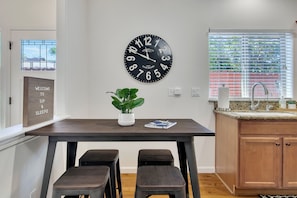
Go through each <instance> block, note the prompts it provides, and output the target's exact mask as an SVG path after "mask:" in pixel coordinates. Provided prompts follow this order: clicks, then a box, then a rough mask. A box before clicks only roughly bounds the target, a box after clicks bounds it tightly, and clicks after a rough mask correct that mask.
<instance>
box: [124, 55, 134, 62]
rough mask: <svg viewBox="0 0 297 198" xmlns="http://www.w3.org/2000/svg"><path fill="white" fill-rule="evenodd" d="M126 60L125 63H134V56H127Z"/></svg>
mask: <svg viewBox="0 0 297 198" xmlns="http://www.w3.org/2000/svg"><path fill="white" fill-rule="evenodd" d="M126 60H127V61H135V57H134V56H127V57H126Z"/></svg>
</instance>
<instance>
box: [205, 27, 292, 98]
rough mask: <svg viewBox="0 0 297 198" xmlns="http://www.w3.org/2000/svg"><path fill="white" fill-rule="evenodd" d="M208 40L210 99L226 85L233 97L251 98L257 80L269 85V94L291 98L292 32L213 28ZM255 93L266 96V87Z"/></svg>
mask: <svg viewBox="0 0 297 198" xmlns="http://www.w3.org/2000/svg"><path fill="white" fill-rule="evenodd" d="M208 42H209V46H208V47H209V49H208V51H209V98H210V99H216V98H217V96H218V88H219V87H222V86H223V85H225V87H229V95H230V98H231V99H232V98H233V99H242V98H249V97H250V92H251V87H252V85H253V84H254V83H255V82H262V83H264V84H265V85H266V86H267V88H268V91H269V98H280V97H281V96H284V97H285V98H292V96H293V34H292V33H290V32H279V33H277V32H271V33H269V32H263V33H259V32H255V33H253V32H235V33H234V32H210V33H209V35H208ZM255 97H258V98H261V97H264V92H263V89H262V90H260V89H259V90H258V91H257V90H256V93H255Z"/></svg>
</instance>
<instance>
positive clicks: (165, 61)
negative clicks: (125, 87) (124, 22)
mask: <svg viewBox="0 0 297 198" xmlns="http://www.w3.org/2000/svg"><path fill="white" fill-rule="evenodd" d="M124 59H125V67H126V69H127V71H128V72H129V73H130V75H131V76H132V77H133V78H135V79H136V80H139V81H141V82H145V83H151V82H156V81H158V80H161V79H162V78H163V77H164V76H166V74H167V73H168V72H169V70H170V68H171V65H172V53H171V49H170V47H169V45H168V44H167V43H166V41H165V40H163V39H162V38H160V37H158V36H156V35H152V34H144V35H141V36H138V37H136V38H134V39H133V40H132V41H131V42H130V43H129V45H128V46H127V48H126V50H125V56H124Z"/></svg>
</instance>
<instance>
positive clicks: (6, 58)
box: [0, 0, 65, 198]
mask: <svg viewBox="0 0 297 198" xmlns="http://www.w3.org/2000/svg"><path fill="white" fill-rule="evenodd" d="M55 28H56V0H26V1H24V0H0V31H1V44H0V46H1V50H0V52H1V58H0V60H1V63H0V66H1V77H0V79H1V83H0V84H1V115H0V118H1V119H0V120H1V126H5V125H6V124H7V123H8V119H7V118H8V116H9V109H8V108H7V107H8V105H7V104H8V101H7V99H8V96H9V94H10V93H9V92H10V91H9V90H10V84H9V82H10V78H9V76H10V73H9V70H10V51H9V50H8V42H9V40H10V36H11V35H10V31H11V30H12V29H22V30H27V29H38V30H42V29H55ZM2 110H3V111H2ZM0 132H1V131H0ZM62 148H63V147H60V146H59V149H60V150H61V149H62ZM46 149H47V138H37V139H34V140H32V141H29V142H24V143H22V144H19V145H16V146H12V147H8V148H3V147H1V148H0V175H1V181H0V192H1V195H0V197H4V198H24V197H25V198H36V197H39V194H40V186H41V180H42V176H43V169H44V159H45V153H46ZM58 154H59V153H58ZM58 157H60V158H61V156H60V155H58ZM59 164H60V163H59ZM57 167H58V166H56V167H55V169H57ZM64 167H65V166H64ZM64 167H63V168H64ZM55 172H58V173H60V172H61V171H60V172H59V171H55ZM55 174H56V173H54V174H53V176H55V177H57V175H55Z"/></svg>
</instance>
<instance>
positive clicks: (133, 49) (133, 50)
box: [128, 46, 137, 54]
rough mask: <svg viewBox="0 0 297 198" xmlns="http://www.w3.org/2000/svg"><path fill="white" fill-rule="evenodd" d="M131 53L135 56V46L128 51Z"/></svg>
mask: <svg viewBox="0 0 297 198" xmlns="http://www.w3.org/2000/svg"><path fill="white" fill-rule="evenodd" d="M128 51H129V53H133V54H135V53H136V52H137V48H136V47H134V46H129V49H128Z"/></svg>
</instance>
